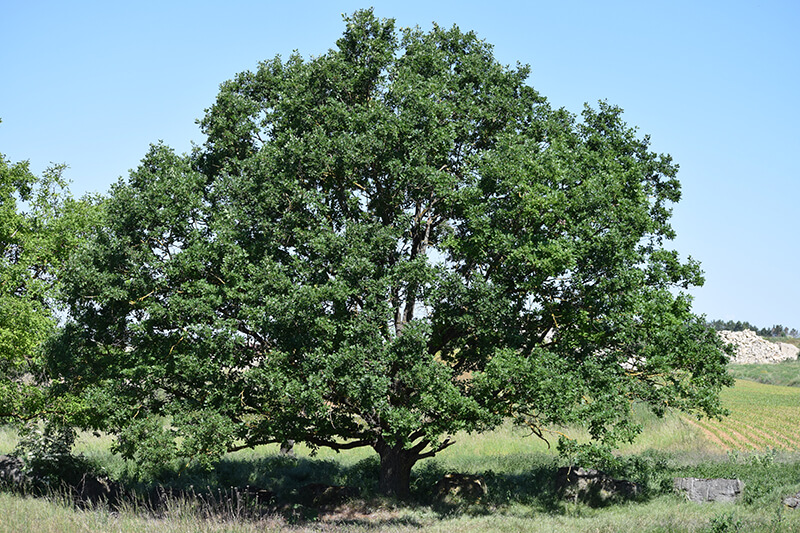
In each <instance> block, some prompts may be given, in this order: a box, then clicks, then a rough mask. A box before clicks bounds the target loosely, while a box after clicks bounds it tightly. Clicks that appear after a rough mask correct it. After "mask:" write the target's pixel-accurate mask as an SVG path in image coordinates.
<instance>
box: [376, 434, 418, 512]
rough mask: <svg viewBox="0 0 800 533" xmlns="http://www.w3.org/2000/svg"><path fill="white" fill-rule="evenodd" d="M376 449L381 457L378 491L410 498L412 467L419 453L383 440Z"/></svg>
mask: <svg viewBox="0 0 800 533" xmlns="http://www.w3.org/2000/svg"><path fill="white" fill-rule="evenodd" d="M375 451H377V452H378V454H379V455H380V457H381V473H380V479H379V481H378V491H379V492H380V493H381V494H383V495H385V496H394V497H396V498H400V499H405V498H408V497H409V495H410V493H411V468H412V467H413V466H414V464H415V463H416V462H417V459H419V454H418V453H417V452H415V451H411V450H406V449H404V448H403V447H402V446H401V445H396V446H389V445H388V444H386V443H385V442H383V441H381V442H379V443H378V444H377V445H375Z"/></svg>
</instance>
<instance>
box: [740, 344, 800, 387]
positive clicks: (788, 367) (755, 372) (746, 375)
mask: <svg viewBox="0 0 800 533" xmlns="http://www.w3.org/2000/svg"><path fill="white" fill-rule="evenodd" d="M795 340H798V341H800V339H795ZM729 370H730V373H731V374H733V377H735V378H737V379H747V380H750V381H757V382H759V383H766V384H769V385H784V386H787V387H800V361H784V362H782V363H777V364H769V365H768V364H763V365H730V367H729Z"/></svg>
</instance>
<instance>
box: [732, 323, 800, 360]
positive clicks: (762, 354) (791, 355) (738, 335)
mask: <svg viewBox="0 0 800 533" xmlns="http://www.w3.org/2000/svg"><path fill="white" fill-rule="evenodd" d="M718 333H719V336H720V338H721V339H722V340H723V342H725V343H728V344H733V345H734V346H736V355H735V356H734V357H733V359H731V363H736V364H740V365H744V364H753V363H780V362H781V361H787V360H794V359H797V355H798V352H800V348H798V347H797V346H794V345H792V344H787V343H785V342H770V341H768V340H766V339H764V338H761V337H759V336H758V335H756V332H755V331H750V330H744V331H720V332H718Z"/></svg>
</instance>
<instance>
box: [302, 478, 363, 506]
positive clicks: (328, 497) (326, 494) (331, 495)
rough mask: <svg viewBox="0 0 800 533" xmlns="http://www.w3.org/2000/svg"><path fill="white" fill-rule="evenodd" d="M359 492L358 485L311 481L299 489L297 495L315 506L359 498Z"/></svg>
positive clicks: (306, 503) (336, 503) (305, 502)
mask: <svg viewBox="0 0 800 533" xmlns="http://www.w3.org/2000/svg"><path fill="white" fill-rule="evenodd" d="M359 494H360V491H359V490H358V488H357V487H346V486H341V485H326V484H325V483H310V484H308V485H305V486H303V487H300V489H298V491H297V496H298V497H299V499H300V501H301V502H302V503H303V504H305V505H313V506H315V507H319V506H327V505H339V504H342V503H344V502H346V501H347V500H351V499H353V498H357V497H358V496H359Z"/></svg>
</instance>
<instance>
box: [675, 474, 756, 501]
mask: <svg viewBox="0 0 800 533" xmlns="http://www.w3.org/2000/svg"><path fill="white" fill-rule="evenodd" d="M674 487H675V490H676V491H678V492H683V493H685V494H686V497H687V499H688V500H689V501H691V502H732V501H735V500H736V498H738V497H739V496H741V495H742V493H743V492H744V481H742V480H740V479H724V478H710V479H709V478H695V477H676V478H675V481H674Z"/></svg>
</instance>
